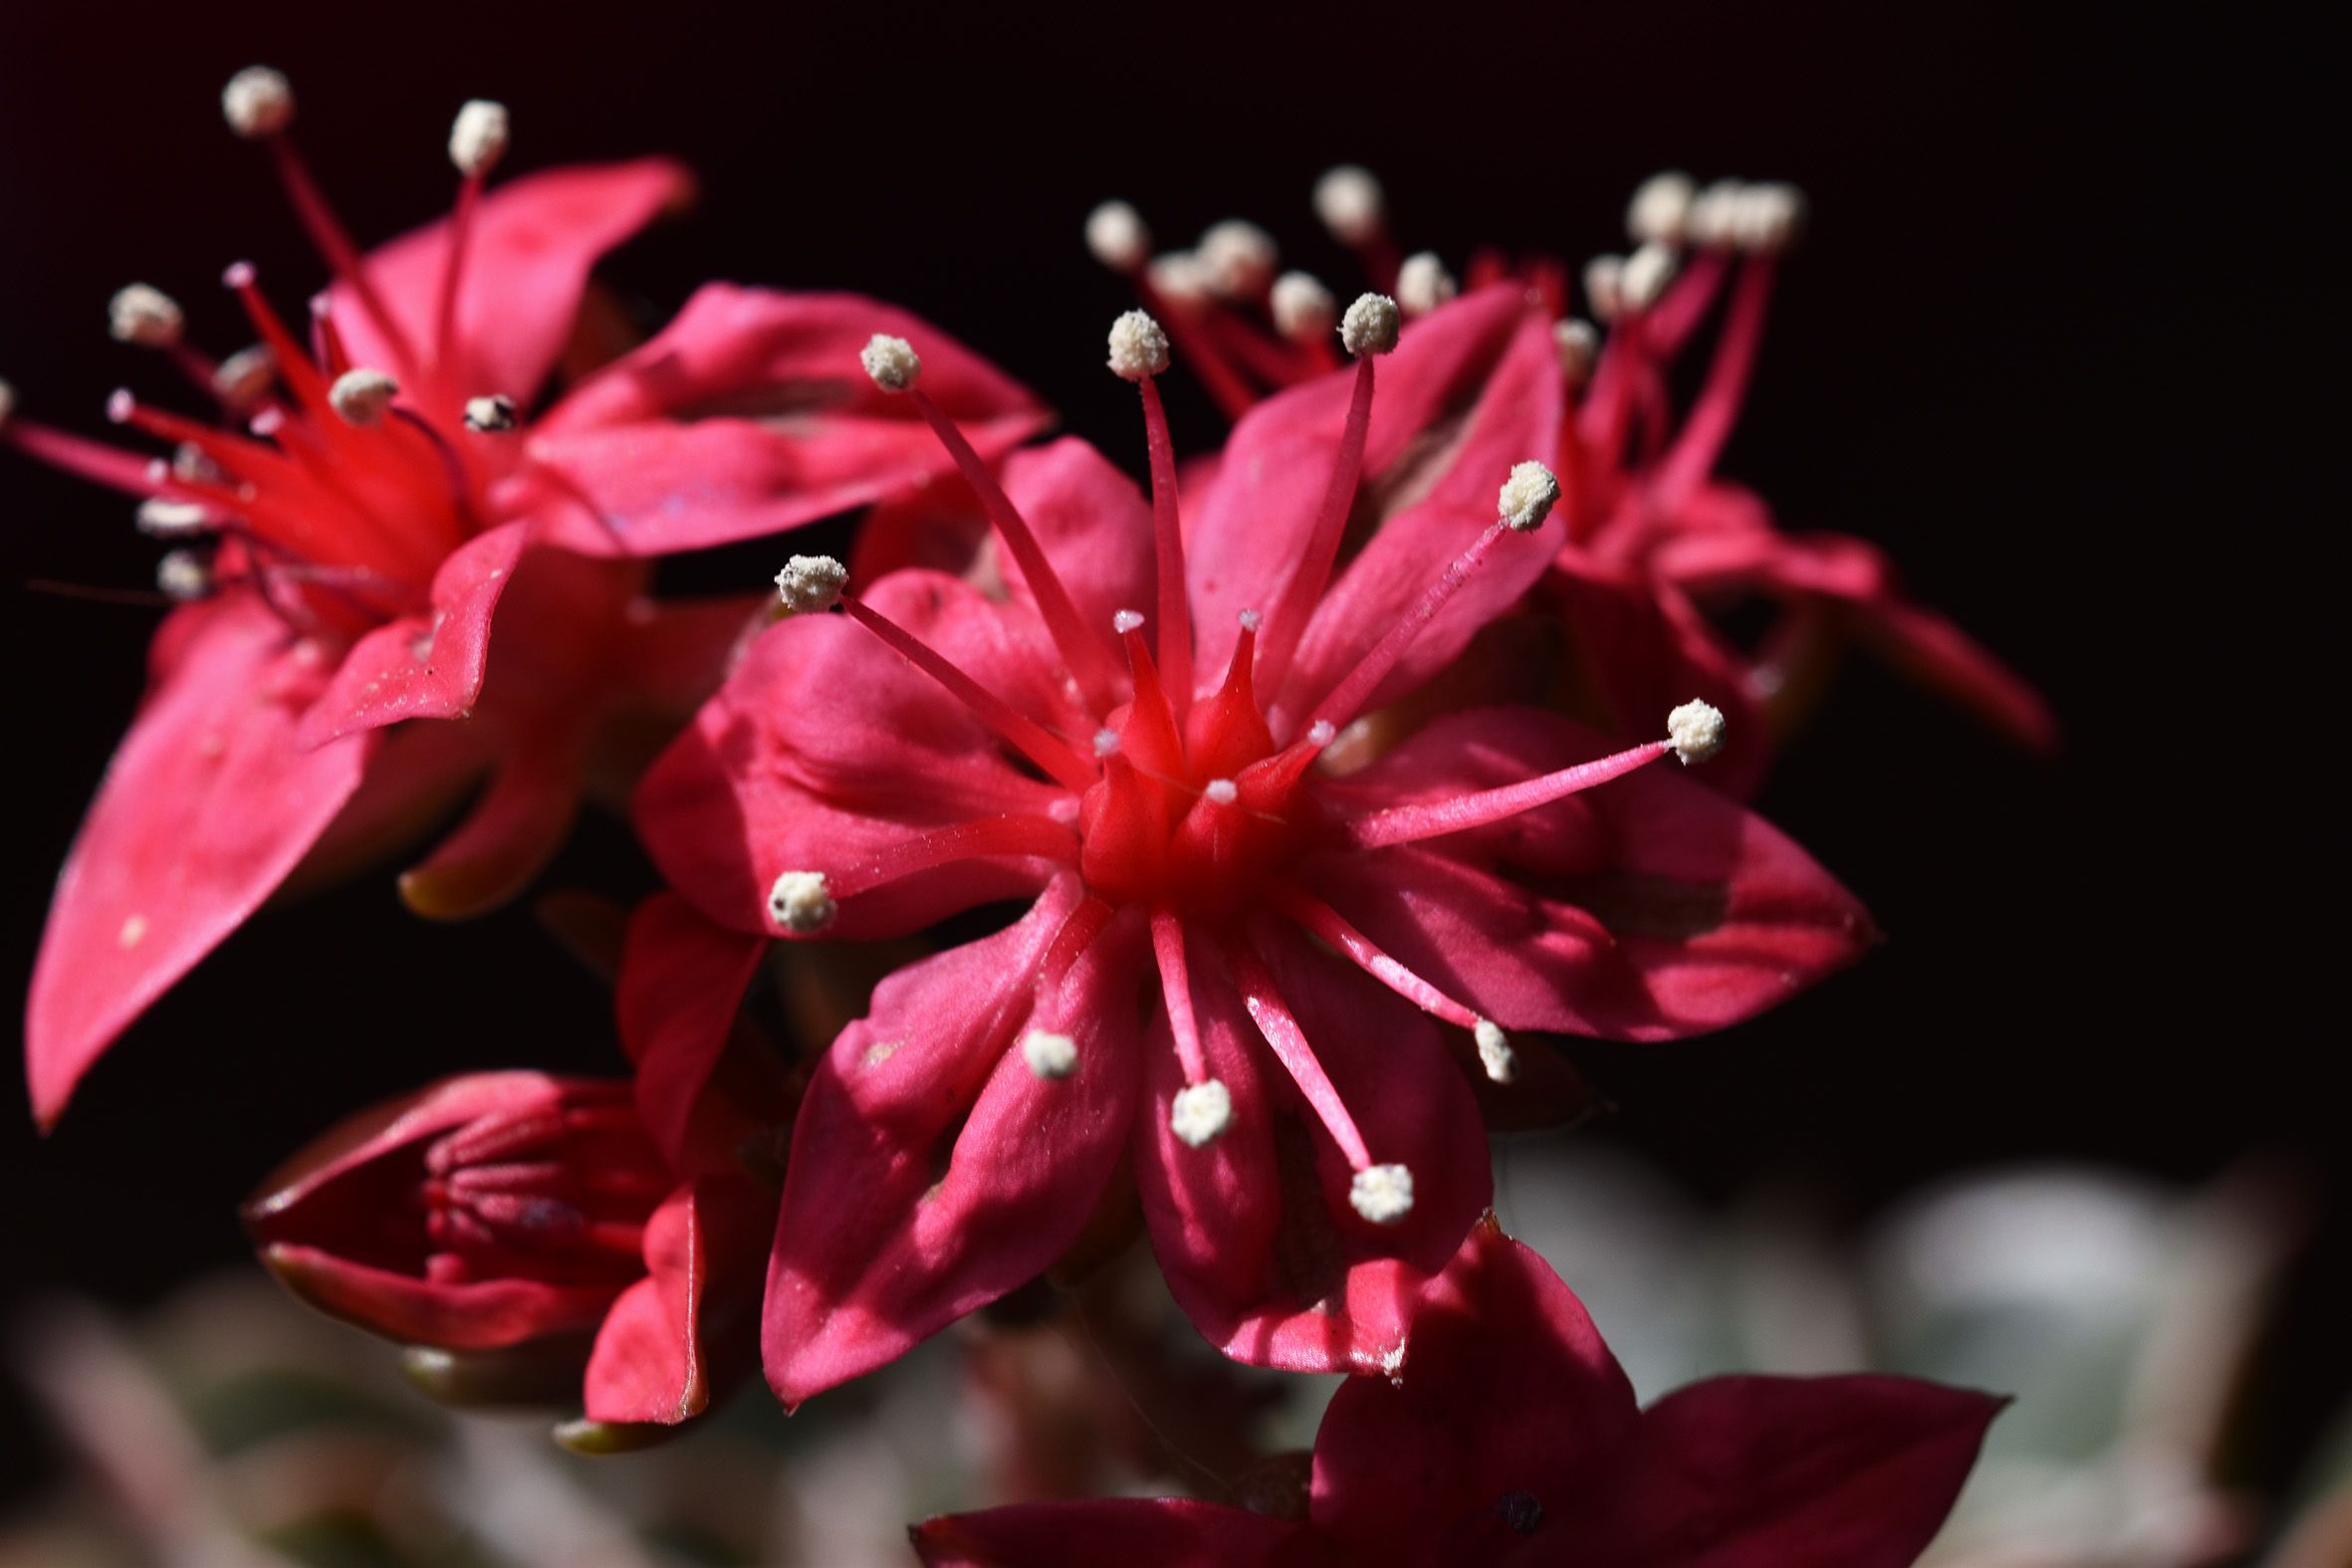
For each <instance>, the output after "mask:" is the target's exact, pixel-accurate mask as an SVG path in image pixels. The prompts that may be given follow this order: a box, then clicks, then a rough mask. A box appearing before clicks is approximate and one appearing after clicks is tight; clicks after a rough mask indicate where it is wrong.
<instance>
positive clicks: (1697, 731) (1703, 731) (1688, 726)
mask: <svg viewBox="0 0 2352 1568" xmlns="http://www.w3.org/2000/svg"><path fill="white" fill-rule="evenodd" d="M1723 737H1724V718H1723V710H1722V709H1721V708H1718V707H1716V706H1714V705H1713V704H1711V703H1704V702H1700V701H1697V700H1696V699H1694V700H1692V701H1690V702H1686V703H1684V704H1683V705H1682V706H1681V707H1680V708H1677V709H1675V710H1674V712H1672V713H1670V714H1668V715H1667V716H1666V738H1667V739H1668V740H1669V741H1672V742H1673V743H1674V755H1675V756H1677V757H1679V758H1681V759H1682V760H1683V762H1684V764H1685V765H1688V764H1691V763H1703V762H1705V761H1707V759H1708V758H1710V757H1713V756H1714V755H1715V754H1716V753H1718V752H1720V751H1722V750H1723Z"/></svg>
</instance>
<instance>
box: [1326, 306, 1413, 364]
mask: <svg viewBox="0 0 2352 1568" xmlns="http://www.w3.org/2000/svg"><path fill="white" fill-rule="evenodd" d="M1403 319H1404V318H1403V316H1402V314H1401V313H1400V312H1399V311H1398V310H1397V308H1396V301H1394V300H1392V299H1390V298H1389V297H1388V296H1387V295H1385V294H1359V295H1357V296H1356V297H1355V303H1354V304H1353V305H1351V306H1349V307H1348V308H1347V314H1346V315H1345V316H1342V317H1341V318H1339V341H1340V344H1341V345H1342V346H1343V347H1345V348H1346V349H1347V351H1348V352H1349V353H1351V354H1354V355H1356V356H1357V357H1359V358H1360V357H1362V356H1363V355H1365V354H1368V353H1388V352H1391V351H1392V350H1394V349H1395V347H1396V335H1397V328H1398V327H1399V325H1400V324H1401V323H1402V322H1403Z"/></svg>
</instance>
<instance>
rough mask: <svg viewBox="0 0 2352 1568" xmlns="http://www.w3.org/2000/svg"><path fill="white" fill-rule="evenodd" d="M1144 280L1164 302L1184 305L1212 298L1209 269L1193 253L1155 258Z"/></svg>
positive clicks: (1170, 252)
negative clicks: (1209, 295)
mask: <svg viewBox="0 0 2352 1568" xmlns="http://www.w3.org/2000/svg"><path fill="white" fill-rule="evenodd" d="M1144 277H1145V278H1146V279H1147V280H1148V281H1149V282H1150V284H1151V287H1152V290H1153V292H1154V293H1156V294H1158V295H1159V296H1160V297H1161V298H1163V299H1167V300H1174V301H1178V302H1180V303H1189V302H1191V301H1196V300H1202V299H1206V298H1207V297H1208V294H1209V269H1208V267H1207V266H1206V265H1205V264H1203V263H1202V261H1201V259H1200V258H1199V257H1198V256H1196V255H1194V254H1193V253H1192V252H1191V251H1169V252H1167V253H1165V254H1164V255H1159V256H1154V257H1153V258H1152V259H1151V265H1150V266H1149V267H1147V268H1145V269H1144Z"/></svg>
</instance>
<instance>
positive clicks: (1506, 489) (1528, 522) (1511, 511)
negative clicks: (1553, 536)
mask: <svg viewBox="0 0 2352 1568" xmlns="http://www.w3.org/2000/svg"><path fill="white" fill-rule="evenodd" d="M1557 500H1559V481H1558V480H1557V479H1555V478H1554V477H1552V472H1551V470H1550V469H1548V468H1545V467H1544V466H1543V465H1542V464H1541V463H1538V462H1535V461H1533V460H1532V459H1529V461H1528V462H1525V463H1515V464H1513V465H1512V469H1511V477H1510V478H1509V479H1506V480H1505V481H1503V492H1502V494H1501V495H1499V496H1497V497H1496V498H1495V504H1496V505H1497V506H1498V507H1500V508H1501V509H1502V514H1503V524H1504V526H1505V527H1506V528H1508V529H1510V530H1511V531H1512V532H1513V533H1515V534H1527V533H1531V532H1533V531H1534V530H1536V529H1538V528H1541V527H1542V526H1543V520H1544V519H1545V518H1547V517H1549V516H1551V505H1552V503H1553V502H1555V501H1557Z"/></svg>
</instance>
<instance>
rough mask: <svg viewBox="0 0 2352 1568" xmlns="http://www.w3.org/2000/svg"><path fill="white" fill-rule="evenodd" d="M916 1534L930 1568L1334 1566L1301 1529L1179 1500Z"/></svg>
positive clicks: (954, 1521)
mask: <svg viewBox="0 0 2352 1568" xmlns="http://www.w3.org/2000/svg"><path fill="white" fill-rule="evenodd" d="M911 1533H912V1535H913V1536H914V1543H915V1552H916V1554H917V1555H918V1556H920V1557H921V1558H922V1560H923V1563H924V1568H1098V1565H1100V1564H1105V1563H1116V1564H1118V1565H1119V1568H1210V1565H1212V1564H1214V1565H1215V1568H1309V1565H1322V1564H1329V1563H1331V1561H1332V1559H1331V1558H1329V1557H1328V1556H1327V1555H1326V1553H1325V1551H1324V1549H1323V1547H1322V1545H1321V1543H1320V1542H1318V1541H1317V1540H1316V1539H1315V1536H1314V1532H1313V1531H1312V1530H1310V1529H1308V1528H1307V1527H1306V1526H1305V1525H1303V1524H1298V1523H1294V1522H1292V1521H1290V1520H1287V1519H1267V1518H1261V1517H1260V1516H1259V1515H1257V1514H1254V1513H1244V1512H1243V1511H1242V1510H1241V1509H1239V1508H1226V1507H1221V1506H1219V1505H1218V1504H1216V1503H1213V1502H1195V1501H1193V1500H1191V1499H1189V1498H1180V1497H1153V1498H1141V1497H1119V1498H1101V1499H1096V1500H1093V1501H1088V1502H1032V1503H1022V1504H1020V1505H1018V1506H1015V1507H1011V1508H991V1509H990V1510H988V1511H987V1512H986V1513H959V1514H955V1515H953V1516H950V1517H945V1518H937V1519H926V1520H924V1521H923V1522H922V1523H921V1524H918V1525H916V1526H915V1527H914V1529H913V1531H912V1532H911Z"/></svg>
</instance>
